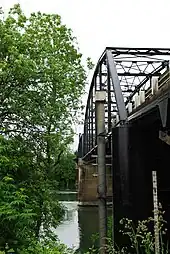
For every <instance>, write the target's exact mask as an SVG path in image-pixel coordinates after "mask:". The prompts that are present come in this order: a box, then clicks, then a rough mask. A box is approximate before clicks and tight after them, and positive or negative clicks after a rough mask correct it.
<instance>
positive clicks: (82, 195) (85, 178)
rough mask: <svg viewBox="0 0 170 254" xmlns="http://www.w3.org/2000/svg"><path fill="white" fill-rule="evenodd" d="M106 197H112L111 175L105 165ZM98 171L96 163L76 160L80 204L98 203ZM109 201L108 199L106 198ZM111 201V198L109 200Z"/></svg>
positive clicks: (90, 204) (92, 204)
mask: <svg viewBox="0 0 170 254" xmlns="http://www.w3.org/2000/svg"><path fill="white" fill-rule="evenodd" d="M106 184H107V197H108V198H109V197H112V175H111V170H110V168H109V167H107V166H106ZM97 186H98V172H97V164H95V163H87V162H85V161H83V160H82V159H79V161H78V201H79V205H82V206H96V205H98V191H97ZM108 201H109V200H108ZM110 201H111V200H110Z"/></svg>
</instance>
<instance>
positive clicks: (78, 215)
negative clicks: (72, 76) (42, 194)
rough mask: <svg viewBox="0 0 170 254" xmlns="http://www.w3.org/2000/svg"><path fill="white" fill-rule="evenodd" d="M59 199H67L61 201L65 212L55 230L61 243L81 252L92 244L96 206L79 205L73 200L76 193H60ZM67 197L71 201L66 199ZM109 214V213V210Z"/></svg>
mask: <svg viewBox="0 0 170 254" xmlns="http://www.w3.org/2000/svg"><path fill="white" fill-rule="evenodd" d="M73 197H74V199H73ZM61 199H62V200H64V199H65V200H67V201H62V204H63V205H64V206H65V207H66V214H65V218H64V220H63V222H62V223H61V224H60V225H59V226H58V227H57V228H56V229H55V232H56V233H57V235H58V237H59V239H60V241H61V242H62V243H64V244H66V245H67V246H68V247H74V248H75V249H76V250H80V251H82V253H83V252H84V251H87V250H88V248H89V247H90V246H91V245H92V240H91V238H92V237H91V236H92V235H94V234H97V233H98V208H97V207H79V206H78V202H77V201H73V200H76V193H72V194H68V193H66V195H65V194H64V193H62V194H61V196H60V200H61ZM68 199H71V200H72V201H68ZM109 214H111V210H110V211H109Z"/></svg>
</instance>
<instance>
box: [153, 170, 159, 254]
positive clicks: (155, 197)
mask: <svg viewBox="0 0 170 254" xmlns="http://www.w3.org/2000/svg"><path fill="white" fill-rule="evenodd" d="M152 181H153V206H154V231H155V254H159V253H160V252H159V250H160V246H159V215H158V212H159V209H158V194H157V174H156V171H152Z"/></svg>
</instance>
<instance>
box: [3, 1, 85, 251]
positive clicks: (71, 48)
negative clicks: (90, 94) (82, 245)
mask: <svg viewBox="0 0 170 254" xmlns="http://www.w3.org/2000/svg"><path fill="white" fill-rule="evenodd" d="M84 84H85V71H84V68H83V66H82V64H81V54H80V53H79V52H78V47H77V43H76V40H75V38H74V37H73V36H72V31H71V30H70V29H68V28H67V27H66V26H65V25H63V24H62V23H61V18H60V16H59V15H56V14H53V15H49V14H42V13H40V12H38V13H32V14H31V15H30V17H26V16H25V15H24V13H23V12H22V10H21V8H20V6H19V5H15V6H14V7H13V8H12V9H11V10H10V12H9V14H8V16H7V18H6V19H3V18H2V19H1V20H0V133H1V136H0V168H1V171H0V213H1V215H0V216H1V218H2V221H1V224H0V226H1V232H5V233H4V234H3V235H2V234H0V246H1V247H2V248H4V246H5V245H9V247H12V248H15V250H16V251H17V250H18V249H19V248H21V247H22V245H23V244H26V243H25V238H26V239H27V240H28V241H29V240H30V241H31V237H29V236H30V235H32V236H33V237H36V238H37V239H39V237H40V236H41V237H46V236H47V235H48V236H49V235H50V234H51V232H50V228H51V227H56V225H57V224H58V223H59V221H60V219H61V217H62V214H63V208H62V207H61V205H60V204H59V203H58V200H57V199H56V195H55V192H56V189H57V188H58V186H59V184H60V183H58V179H59V178H57V175H58V174H59V173H58V172H61V171H63V172H64V167H65V170H66V171H67V173H68V174H65V177H66V183H67V184H68V182H69V179H68V175H69V177H70V178H72V179H74V177H75V176H74V173H73V165H71V167H70V168H67V167H66V166H68V165H66V164H65V166H64V165H62V163H65V160H64V158H66V157H67V161H69V163H72V162H71V161H72V155H71V154H69V153H68V154H67V152H66V151H67V149H68V148H67V147H68V145H69V144H70V142H72V139H73V130H72V124H73V122H75V121H77V119H78V115H77V111H78V109H79V108H80V106H81V99H80V98H81V94H82V93H83V91H84ZM65 155H67V156H66V157H64V156H65ZM69 170H70V171H69ZM69 172H71V173H69ZM10 216H12V217H10ZM41 227H42V228H43V231H42V230H41ZM22 229H23V230H22ZM10 234H11V235H12V236H11V235H10ZM25 236H26V237H25Z"/></svg>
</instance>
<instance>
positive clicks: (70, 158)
mask: <svg viewBox="0 0 170 254" xmlns="http://www.w3.org/2000/svg"><path fill="white" fill-rule="evenodd" d="M74 159H75V155H74V154H73V153H72V152H70V151H69V150H68V151H66V152H64V153H63V154H62V155H61V157H60V164H59V165H58V168H57V171H56V179H57V181H58V187H59V189H75V183H76V177H77V174H76V163H75V161H74Z"/></svg>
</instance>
